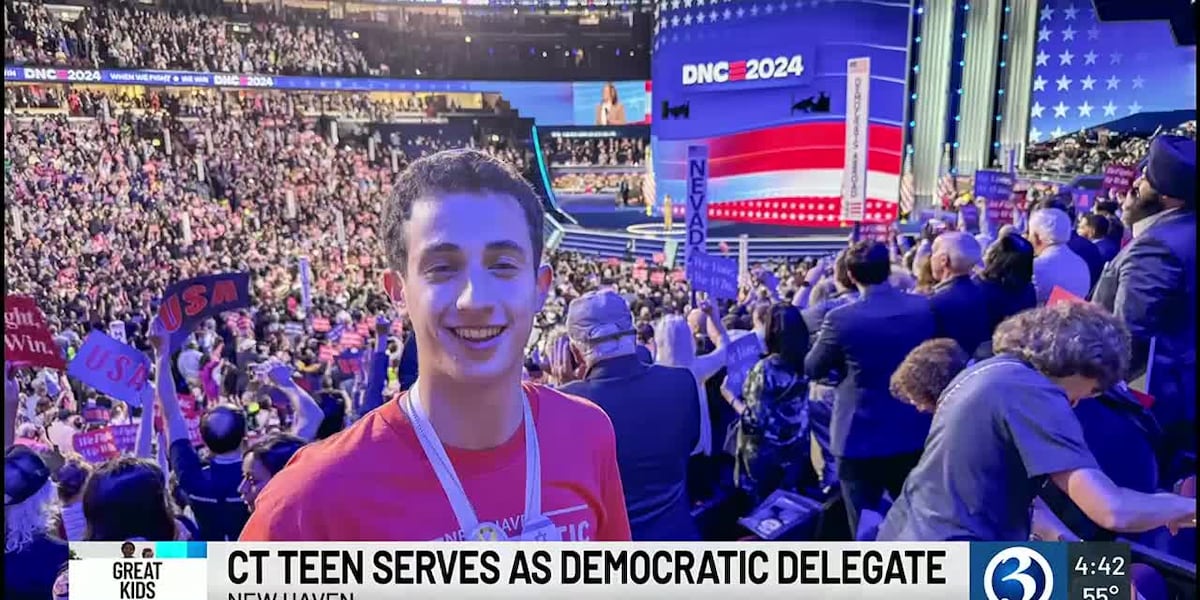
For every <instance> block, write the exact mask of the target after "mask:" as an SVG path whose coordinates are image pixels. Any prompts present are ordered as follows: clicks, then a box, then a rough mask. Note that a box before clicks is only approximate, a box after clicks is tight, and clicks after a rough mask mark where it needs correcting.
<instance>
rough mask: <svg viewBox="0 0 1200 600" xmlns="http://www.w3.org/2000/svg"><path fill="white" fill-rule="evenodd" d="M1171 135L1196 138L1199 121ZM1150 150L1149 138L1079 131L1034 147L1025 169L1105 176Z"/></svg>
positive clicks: (1095, 130) (1132, 162) (1136, 159)
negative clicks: (1107, 169)
mask: <svg viewBox="0 0 1200 600" xmlns="http://www.w3.org/2000/svg"><path fill="white" fill-rule="evenodd" d="M1168 133H1170V134H1173V135H1183V136H1187V137H1192V138H1195V137H1196V121H1195V120H1192V121H1187V122H1185V123H1182V124H1180V125H1179V126H1177V127H1174V128H1172V129H1171V131H1169V132H1168ZM1149 148H1150V136H1148V135H1138V134H1124V135H1123V134H1120V133H1116V132H1113V131H1109V130H1108V129H1105V128H1097V129H1091V130H1085V131H1080V132H1077V133H1075V134H1072V135H1068V136H1064V137H1060V138H1056V139H1053V140H1049V141H1047V142H1043V143H1040V144H1036V145H1034V146H1031V147H1030V148H1029V149H1028V151H1027V152H1026V157H1025V167H1026V169H1028V170H1030V171H1035V172H1040V173H1055V174H1065V175H1094V174H1103V173H1104V168H1105V167H1107V166H1108V165H1113V164H1117V165H1128V166H1133V165H1134V164H1136V163H1137V161H1139V160H1141V159H1142V157H1144V156H1146V152H1147V151H1148V150H1149Z"/></svg>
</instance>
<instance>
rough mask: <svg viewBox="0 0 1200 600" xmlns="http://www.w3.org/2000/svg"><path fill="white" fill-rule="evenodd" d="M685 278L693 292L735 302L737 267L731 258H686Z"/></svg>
mask: <svg viewBox="0 0 1200 600" xmlns="http://www.w3.org/2000/svg"><path fill="white" fill-rule="evenodd" d="M687 278H688V281H690V282H691V284H692V290H693V291H697V292H705V293H707V294H708V295H709V296H712V297H713V298H716V299H719V300H737V295H738V265H737V261H736V260H734V259H732V258H725V257H723V256H716V255H712V254H693V255H692V256H691V257H689V258H688V265H687Z"/></svg>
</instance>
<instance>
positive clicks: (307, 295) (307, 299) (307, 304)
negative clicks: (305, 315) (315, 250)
mask: <svg viewBox="0 0 1200 600" xmlns="http://www.w3.org/2000/svg"><path fill="white" fill-rule="evenodd" d="M300 306H302V307H304V311H305V312H308V311H310V310H312V267H311V266H310V265H309V263H308V257H307V256H301V257H300Z"/></svg>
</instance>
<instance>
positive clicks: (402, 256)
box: [383, 149, 545, 274]
mask: <svg viewBox="0 0 1200 600" xmlns="http://www.w3.org/2000/svg"><path fill="white" fill-rule="evenodd" d="M480 192H490V193H493V194H498V195H506V196H512V198H513V199H514V200H516V201H517V204H519V205H520V206H521V211H522V212H523V213H525V222H526V223H527V224H528V225H529V241H530V244H531V247H532V248H533V262H534V266H535V267H536V266H538V264H539V263H540V262H541V260H542V250H543V246H544V245H545V241H544V239H543V237H542V230H543V227H544V222H543V219H544V218H545V217H544V214H545V210H544V208H543V207H542V199H541V198H540V197H539V196H538V195H537V192H536V191H535V190H534V189H533V186H531V185H529V182H528V181H526V180H525V178H524V177H522V176H521V174H520V173H518V172H517V170H516V169H514V168H513V167H512V166H511V165H509V164H508V163H505V162H503V161H501V160H499V159H497V158H493V157H491V156H489V155H487V154H484V153H483V152H479V151H478V150H470V149H461V150H445V151H442V152H438V153H435V154H431V155H429V156H425V157H422V158H419V159H417V160H415V161H413V163H412V164H411V165H409V166H408V168H407V169H405V170H404V172H403V173H401V174H400V175H399V177H397V178H396V181H395V183H393V184H392V197H391V198H389V199H388V200H387V202H386V203H385V204H384V207H383V246H384V252H385V254H386V255H387V262H388V267H389V268H390V269H392V270H393V271H395V272H397V273H400V274H403V273H404V272H405V266H406V265H407V264H408V240H407V239H406V238H405V232H404V224H405V223H407V222H408V220H409V219H411V218H412V208H413V205H414V204H415V203H416V202H417V200H419V199H421V198H423V197H426V196H429V195H431V194H437V193H443V194H447V193H480Z"/></svg>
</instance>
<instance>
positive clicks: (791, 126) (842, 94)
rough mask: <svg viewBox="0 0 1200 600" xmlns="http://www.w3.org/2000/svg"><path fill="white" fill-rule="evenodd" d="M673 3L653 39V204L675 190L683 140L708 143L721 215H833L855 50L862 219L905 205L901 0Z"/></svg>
mask: <svg viewBox="0 0 1200 600" xmlns="http://www.w3.org/2000/svg"><path fill="white" fill-rule="evenodd" d="M686 4H690V3H676V2H671V3H666V4H664V6H665V8H663V9H661V11H660V17H659V21H658V28H657V32H656V34H655V38H654V54H653V59H652V66H651V68H652V74H653V82H654V94H653V105H652V107H651V108H652V118H653V129H652V132H653V136H654V142H653V144H652V149H653V159H654V170H655V176H656V180H657V191H658V194H657V196H658V202H660V203H661V202H662V198H663V197H664V196H666V195H669V196H670V197H671V198H672V199H673V200H675V201H679V200H680V199H682V198H684V197H685V196H686V194H685V189H684V178H685V168H686V162H687V148H688V146H689V145H692V144H702V145H707V146H708V148H709V160H710V173H709V184H708V186H709V187H708V191H709V202H710V207H711V209H712V210H711V213H710V216H711V217H712V218H714V219H716V220H728V221H746V222H761V223H773V224H785V225H797V226H817V227H834V226H838V225H839V224H840V223H839V218H838V215H839V214H840V208H841V196H842V194H841V186H842V173H843V166H844V164H845V155H846V152H845V137H846V136H845V123H846V114H845V113H846V80H847V61H848V60H849V59H853V58H862V57H866V58H869V59H870V90H869V98H870V100H869V106H868V109H867V110H868V116H869V122H870V126H869V132H868V140H869V141H868V152H867V164H868V169H867V171H868V174H867V189H866V196H867V206H866V215H865V216H866V219H865V220H867V221H888V220H893V219H895V217H896V214H897V199H898V195H899V177H900V172H901V165H902V162H903V157H902V151H903V129H902V127H901V124H902V121H903V119H904V107H905V100H904V98H905V86H906V77H905V75H906V71H907V68H908V43H907V40H908V27H909V16H910V10H909V5H908V3H906V2H868V1H847V2H836V3H833V2H823V3H819V4H817V3H804V4H803V6H798V5H799V3H792V2H774V3H772V2H745V3H733V4H722V5H716V6H708V5H706V6H699V5H695V6H686Z"/></svg>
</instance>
